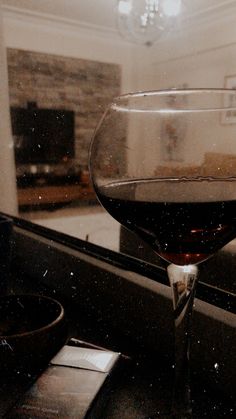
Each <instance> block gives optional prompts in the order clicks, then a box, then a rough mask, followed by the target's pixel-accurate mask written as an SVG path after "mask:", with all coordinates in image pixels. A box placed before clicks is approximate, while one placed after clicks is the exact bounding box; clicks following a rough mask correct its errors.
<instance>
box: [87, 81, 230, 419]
mask: <svg viewBox="0 0 236 419" xmlns="http://www.w3.org/2000/svg"><path fill="white" fill-rule="evenodd" d="M235 122H236V92H235V91H234V90H227V89H185V90H176V89H171V90H165V91H150V92H137V93H132V94H127V95H122V96H120V97H117V98H115V99H114V100H113V102H112V103H111V104H110V106H109V107H108V108H107V110H106V112H105V114H104V115H103V118H102V120H101V121H100V123H99V125H98V127H97V129H96V131H95V135H94V138H93V140H92V144H91V148H90V171H91V177H92V181H93V184H94V188H95V191H96V194H97V196H98V198H99V200H100V202H101V204H102V205H103V206H104V208H105V209H106V210H107V211H108V212H109V213H110V214H111V215H112V216H113V217H114V218H115V219H116V220H117V221H118V222H120V223H121V224H122V225H124V226H125V227H127V228H128V229H130V230H133V231H134V232H136V233H137V234H138V235H139V236H140V237H141V238H142V239H143V240H144V241H146V242H147V243H149V245H151V247H152V249H153V250H154V251H155V252H156V253H157V254H158V255H159V256H161V257H162V258H164V259H165V260H166V261H168V262H169V266H168V268H167V272H168V277H169V281H170V285H171V289H172V296H173V309H174V310H173V312H174V324H175V384H174V391H173V402H172V417H175V418H190V417H191V395H190V387H189V353H190V335H191V317H192V307H193V301H194V292H195V288H196V283H197V274H198V267H197V265H198V263H199V262H202V261H204V260H206V259H207V258H209V257H210V256H211V255H213V254H214V253H215V252H216V251H217V250H219V249H220V248H221V247H222V246H224V245H225V244H226V243H228V242H229V241H231V240H232V239H233V238H234V237H235V236H236V215H235V214H236V125H235Z"/></svg>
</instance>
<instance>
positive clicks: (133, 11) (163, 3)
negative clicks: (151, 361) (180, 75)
mask: <svg viewBox="0 0 236 419" xmlns="http://www.w3.org/2000/svg"><path fill="white" fill-rule="evenodd" d="M181 3H182V1H181V0H118V6H117V21H118V29H119V31H120V34H121V35H122V36H123V37H125V38H126V39H128V40H130V41H133V42H136V43H139V44H143V45H147V46H150V45H152V44H153V43H154V42H155V41H157V40H158V39H159V38H160V36H162V34H163V33H164V32H166V31H169V30H170V29H171V28H172V26H173V23H174V21H175V20H176V17H177V16H178V15H179V13H180V10H181Z"/></svg>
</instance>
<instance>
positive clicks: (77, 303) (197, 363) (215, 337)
mask: <svg viewBox="0 0 236 419" xmlns="http://www.w3.org/2000/svg"><path fill="white" fill-rule="evenodd" d="M15 221H16V224H18V226H16V227H15V229H14V249H13V264H14V265H13V266H14V267H15V271H16V272H19V274H18V278H17V279H16V281H15V284H14V285H15V286H16V287H20V288H21V289H23V290H25V291H26V290H29V291H31V292H32V290H33V291H35V292H36V291H40V292H43V293H47V294H49V295H54V296H56V297H57V298H58V299H60V300H61V301H62V302H63V303H64V304H65V305H66V307H68V309H69V311H70V315H71V319H72V323H73V322H74V326H73V331H74V332H76V333H77V334H78V336H80V337H81V333H82V334H84V336H83V337H84V338H87V339H88V338H89V339H90V340H93V339H94V340H96V342H98V343H99V344H101V345H102V346H105V347H108V348H110V349H113V350H118V351H121V352H124V353H127V352H131V353H136V354H137V353H139V352H142V353H150V354H158V357H159V359H160V362H164V363H166V365H171V363H172V362H173V323H172V302H171V295H170V288H169V286H168V285H167V282H166V278H165V275H164V274H163V271H162V270H161V269H158V268H155V269H154V268H153V269H154V270H152V267H151V266H148V264H145V263H143V262H141V261H137V260H135V259H132V258H129V257H127V256H124V255H118V254H116V253H114V252H110V251H108V250H106V249H102V248H98V247H97V246H94V245H92V244H90V243H87V242H83V241H80V240H78V239H73V238H70V237H68V236H65V235H61V234H59V233H56V232H53V231H48V230H46V229H44V228H42V227H39V226H36V225H33V224H31V223H27V222H23V221H21V220H18V221H17V220H15ZM146 268H149V269H150V270H149V271H148V269H147V274H150V277H147V276H145V275H144V270H145V269H146ZM154 274H155V277H156V279H157V278H158V279H159V280H160V282H157V281H154V280H153V279H152V278H151V277H152V276H153V277H154ZM199 288H200V289H201V291H202V292H203V291H204V290H205V291H206V289H205V288H206V287H205V286H204V284H201V286H200V287H199ZM207 292H209V289H208V288H207ZM207 292H206V293H205V294H206V295H207ZM203 294H204V293H203ZM223 294H224V293H223ZM223 294H222V292H220V294H219V295H220V297H219V295H218V299H219V298H223V297H226V295H223ZM209 302H210V299H209ZM209 302H206V301H203V300H199V299H196V303H195V314H194V318H193V320H194V321H193V327H194V338H193V344H192V360H193V362H192V367H193V373H194V375H195V376H196V378H197V379H198V378H200V379H201V380H202V379H203V380H204V382H205V383H207V385H209V386H210V387H211V388H213V389H215V390H216V391H219V392H220V393H221V394H225V395H227V396H229V395H232V392H233V389H234V386H235V384H236V383H235V376H234V372H233V371H234V366H233V360H232V356H229V354H233V353H235V352H236V348H235V316H234V314H233V313H231V312H230V311H227V310H224V309H222V308H221V307H220V305H218V306H216V305H212V304H210V303H209ZM80 319H86V322H88V323H87V324H88V328H87V330H86V327H81V323H83V321H82V322H81V323H80V321H79V320H80ZM88 331H89V335H86V333H88ZM216 363H217V364H219V365H220V368H219V371H216V370H215V368H214V365H215V364H216Z"/></svg>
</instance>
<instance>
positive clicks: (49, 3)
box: [2, 0, 236, 29]
mask: <svg viewBox="0 0 236 419" xmlns="http://www.w3.org/2000/svg"><path fill="white" fill-rule="evenodd" d="M135 1H138V0H135ZM182 2H183V6H182V18H183V20H182V25H184V24H185V23H187V24H190V25H194V26H197V25H198V24H199V23H201V22H202V21H205V20H206V19H207V20H208V21H209V19H214V20H215V19H216V20H219V19H220V18H222V16H224V17H225V16H227V14H228V16H230V15H232V10H234V11H235V13H236V1H235V0H182ZM2 3H3V5H5V6H10V7H16V8H19V9H26V10H29V11H31V12H36V13H43V14H50V15H54V16H58V17H60V18H66V19H71V20H73V21H78V22H82V23H85V24H86V23H87V24H88V25H89V24H90V25H96V26H101V27H105V28H108V29H116V17H115V8H116V5H117V0H2Z"/></svg>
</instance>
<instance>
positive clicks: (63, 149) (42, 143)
mask: <svg viewBox="0 0 236 419" xmlns="http://www.w3.org/2000/svg"><path fill="white" fill-rule="evenodd" d="M74 118H75V117H74V112H73V111H68V110H61V109H59V110H56V109H43V108H41V109H40V108H37V107H36V108H29V107H28V108H18V107H11V123H12V133H13V137H14V148H15V159H16V163H17V164H57V163H62V162H65V161H67V160H68V159H71V158H73V157H74V155H75V135H74Z"/></svg>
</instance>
